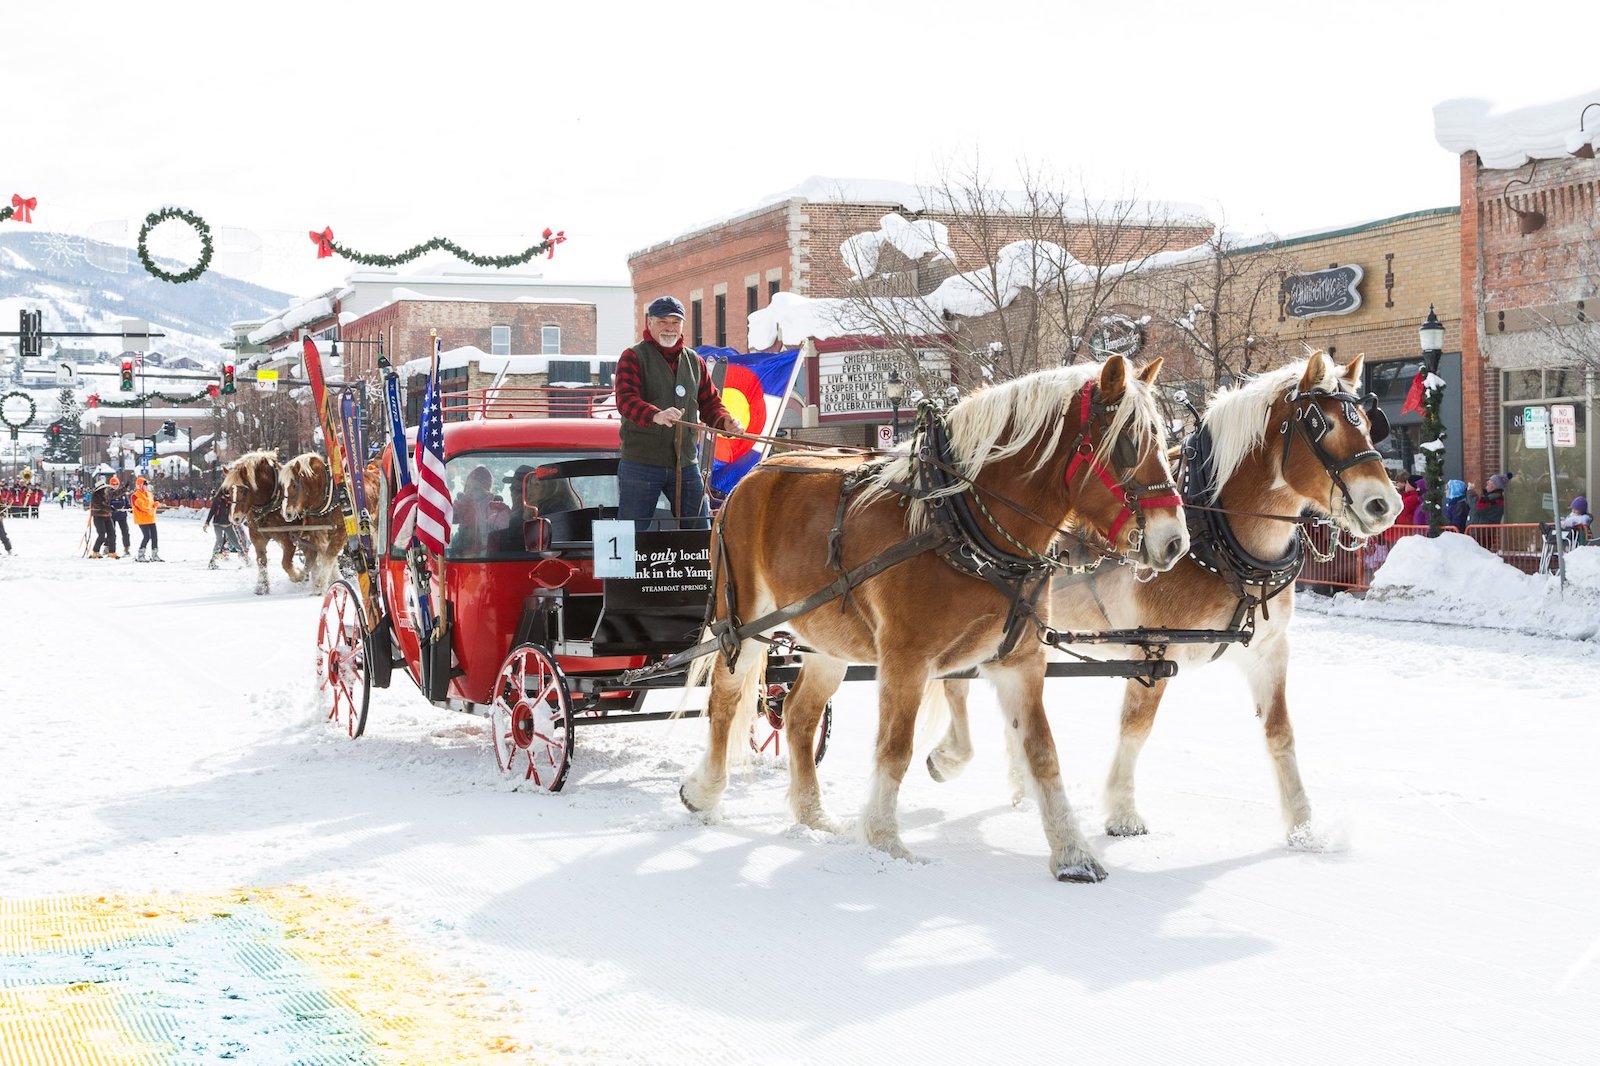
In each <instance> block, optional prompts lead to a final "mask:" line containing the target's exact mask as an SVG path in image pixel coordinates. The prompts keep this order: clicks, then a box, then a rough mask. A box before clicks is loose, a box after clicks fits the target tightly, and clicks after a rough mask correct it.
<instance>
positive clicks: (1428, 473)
mask: <svg viewBox="0 0 1600 1066" xmlns="http://www.w3.org/2000/svg"><path fill="white" fill-rule="evenodd" d="M1425 381H1426V384H1425V386H1424V388H1423V390H1422V452H1423V468H1422V476H1423V482H1424V486H1425V487H1424V491H1423V494H1422V498H1423V501H1424V503H1425V504H1426V505H1427V508H1428V536H1430V537H1437V536H1438V535H1439V533H1440V532H1441V531H1442V530H1443V529H1444V442H1445V438H1446V437H1448V436H1449V434H1447V433H1446V432H1445V429H1444V422H1443V421H1442V420H1441V419H1440V417H1439V406H1440V404H1441V403H1442V402H1443V400H1444V379H1442V378H1440V377H1439V376H1438V374H1437V373H1435V372H1433V371H1429V373H1428V377H1427V378H1426V379H1425ZM1434 382H1437V383H1438V384H1434ZM1429 442H1434V446H1433V447H1429V446H1428V445H1429Z"/></svg>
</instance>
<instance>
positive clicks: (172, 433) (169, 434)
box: [161, 418, 178, 440]
mask: <svg viewBox="0 0 1600 1066" xmlns="http://www.w3.org/2000/svg"><path fill="white" fill-rule="evenodd" d="M161 435H162V436H163V437H165V438H167V439H168V440H177V439H178V424H177V423H176V422H174V421H173V420H172V419H170V418H169V419H167V420H166V421H165V422H163V423H161Z"/></svg>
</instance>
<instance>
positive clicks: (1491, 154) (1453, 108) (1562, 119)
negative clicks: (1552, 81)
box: [1433, 90, 1600, 170]
mask: <svg viewBox="0 0 1600 1066" xmlns="http://www.w3.org/2000/svg"><path fill="white" fill-rule="evenodd" d="M1596 100H1600V90H1596V91H1594V92H1588V93H1583V94H1582V95H1579V96H1569V97H1567V98H1565V99H1562V100H1555V101H1552V102H1550V103H1546V104H1538V105H1536V106H1533V107H1520V108H1515V109H1501V108H1499V107H1497V106H1496V105H1495V104H1494V103H1493V102H1491V101H1489V100H1481V99H1475V98H1465V99H1457V100H1446V101H1444V102H1443V103H1440V104H1436V105H1434V108H1433V136H1434V139H1435V140H1436V141H1438V142H1439V145H1440V147H1443V148H1446V149H1448V150H1449V151H1451V152H1454V153H1456V154H1457V155H1460V154H1461V153H1463V152H1477V153H1478V156H1479V157H1480V158H1481V159H1482V160H1483V165H1484V166H1486V167H1489V168H1492V169H1495V170H1509V169H1514V168H1516V167H1520V166H1522V165H1523V164H1524V163H1526V162H1527V161H1528V160H1530V159H1560V158H1563V157H1565V156H1567V155H1569V154H1570V153H1571V152H1572V151H1574V150H1575V149H1577V148H1579V147H1581V146H1583V145H1584V144H1589V145H1596V144H1600V109H1596V110H1595V111H1593V112H1591V113H1590V114H1589V116H1588V120H1587V121H1586V122H1585V121H1583V111H1584V108H1585V107H1587V106H1588V105H1589V104H1591V103H1594V102H1595V101H1596ZM1580 125H1581V126H1582V127H1583V128H1582V129H1581V130H1580V129H1579V126H1580Z"/></svg>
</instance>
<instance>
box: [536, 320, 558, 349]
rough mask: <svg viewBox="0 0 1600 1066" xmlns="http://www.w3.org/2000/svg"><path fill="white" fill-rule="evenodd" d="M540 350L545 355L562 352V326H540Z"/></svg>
mask: <svg viewBox="0 0 1600 1066" xmlns="http://www.w3.org/2000/svg"><path fill="white" fill-rule="evenodd" d="M539 351H541V352H543V353H544V354H545V355H560V354H561V327H560V326H541V327H539Z"/></svg>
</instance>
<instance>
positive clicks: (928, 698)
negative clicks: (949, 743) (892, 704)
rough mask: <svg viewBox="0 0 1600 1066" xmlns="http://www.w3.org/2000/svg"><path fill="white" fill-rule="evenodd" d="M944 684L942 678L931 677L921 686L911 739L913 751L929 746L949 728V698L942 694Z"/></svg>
mask: <svg viewBox="0 0 1600 1066" xmlns="http://www.w3.org/2000/svg"><path fill="white" fill-rule="evenodd" d="M944 685H945V683H944V681H943V680H941V679H939V678H937V677H933V678H929V679H928V683H927V684H926V685H924V686H923V689H922V709H921V710H919V711H918V712H917V724H916V729H915V731H914V732H913V734H912V741H911V746H912V749H913V750H915V751H921V750H922V749H923V748H925V747H929V746H931V745H932V744H933V743H935V742H937V741H938V740H939V739H940V738H941V737H943V736H944V732H945V730H946V729H948V728H950V700H949V698H948V697H946V696H945V694H944Z"/></svg>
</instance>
